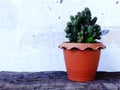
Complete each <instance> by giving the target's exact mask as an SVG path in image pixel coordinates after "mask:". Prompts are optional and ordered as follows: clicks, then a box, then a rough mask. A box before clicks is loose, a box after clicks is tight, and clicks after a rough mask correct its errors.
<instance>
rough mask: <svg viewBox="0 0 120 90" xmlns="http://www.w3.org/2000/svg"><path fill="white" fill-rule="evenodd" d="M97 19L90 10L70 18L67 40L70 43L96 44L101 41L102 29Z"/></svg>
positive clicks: (87, 9)
mask: <svg viewBox="0 0 120 90" xmlns="http://www.w3.org/2000/svg"><path fill="white" fill-rule="evenodd" d="M96 21H97V17H94V18H92V16H91V11H90V10H89V8H85V9H84V10H83V11H82V12H78V13H77V14H76V15H75V16H70V22H67V26H66V28H65V32H66V38H68V39H69V41H70V42H77V43H95V42H97V40H99V39H101V27H100V26H99V25H98V24H96Z"/></svg>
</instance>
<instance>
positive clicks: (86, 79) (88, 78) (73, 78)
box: [68, 73, 95, 82]
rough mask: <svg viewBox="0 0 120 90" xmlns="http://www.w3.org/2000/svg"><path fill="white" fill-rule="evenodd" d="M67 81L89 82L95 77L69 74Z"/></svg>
mask: <svg viewBox="0 0 120 90" xmlns="http://www.w3.org/2000/svg"><path fill="white" fill-rule="evenodd" d="M68 79H69V80H71V81H76V82H89V81H93V80H95V76H94V75H93V76H81V75H78V74H71V73H69V75H68Z"/></svg>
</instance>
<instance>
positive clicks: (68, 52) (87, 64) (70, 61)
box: [59, 43, 105, 82]
mask: <svg viewBox="0 0 120 90" xmlns="http://www.w3.org/2000/svg"><path fill="white" fill-rule="evenodd" d="M59 47H60V48H63V51H64V60H65V65H66V69H67V74H68V79H69V80H72V81H79V82H87V81H91V80H94V79H95V75H96V71H97V67H98V63H99V58H100V52H101V49H104V48H105V46H104V45H103V44H102V43H94V44H91V43H90V44H89V43H87V44H85V43H62V44H61V45H60V46H59Z"/></svg>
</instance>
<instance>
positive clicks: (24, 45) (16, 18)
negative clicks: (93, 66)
mask: <svg viewBox="0 0 120 90" xmlns="http://www.w3.org/2000/svg"><path fill="white" fill-rule="evenodd" d="M85 7H89V8H90V9H91V11H92V15H93V16H97V17H98V22H97V23H98V24H100V25H101V27H102V29H107V30H110V32H109V34H107V35H105V36H103V38H102V41H103V43H104V44H105V45H106V46H107V48H106V49H105V50H102V54H101V59H100V64H99V68H98V70H99V71H120V59H119V58H120V31H119V30H120V0H0V71H52V70H53V71H56V70H57V71H58V70H62V71H63V70H65V65H64V59H63V54H62V50H61V49H59V48H58V45H59V44H60V43H62V42H63V41H66V39H65V38H64V35H65V33H64V28H65V26H66V22H67V21H69V16H70V15H75V14H76V13H77V12H78V11H81V10H83V9H84V8H85Z"/></svg>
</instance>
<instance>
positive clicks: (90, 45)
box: [59, 42, 106, 50]
mask: <svg viewBox="0 0 120 90" xmlns="http://www.w3.org/2000/svg"><path fill="white" fill-rule="evenodd" d="M59 48H61V49H69V50H71V49H79V50H86V49H92V50H100V49H105V48H106V46H105V45H103V43H102V42H97V43H73V42H72V43H71V42H63V43H62V44H60V45H59Z"/></svg>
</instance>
